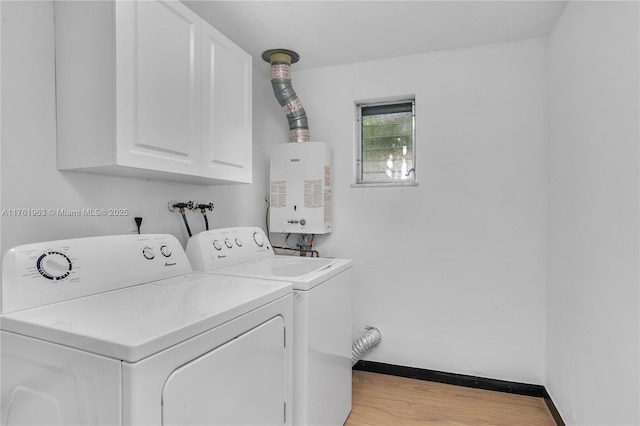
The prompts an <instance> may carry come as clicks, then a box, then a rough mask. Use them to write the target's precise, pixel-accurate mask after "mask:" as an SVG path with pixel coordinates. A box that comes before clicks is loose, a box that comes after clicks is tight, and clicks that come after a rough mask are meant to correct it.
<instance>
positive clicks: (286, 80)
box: [262, 49, 309, 142]
mask: <svg viewBox="0 0 640 426" xmlns="http://www.w3.org/2000/svg"><path fill="white" fill-rule="evenodd" d="M262 59H264V60H265V61H267V62H269V63H270V64H271V87H272V88H273V94H274V95H275V96H276V99H277V100H278V103H279V104H280V106H281V107H282V109H284V112H285V113H286V114H287V120H289V139H290V140H291V142H308V141H309V125H308V123H307V113H306V112H305V110H304V108H303V107H302V102H301V101H300V99H299V98H298V95H296V92H295V90H293V87H292V86H291V64H292V63H293V64H294V63H296V62H298V60H299V59H300V55H298V54H297V53H296V52H294V51H292V50H287V49H271V50H266V51H265V52H263V53H262Z"/></svg>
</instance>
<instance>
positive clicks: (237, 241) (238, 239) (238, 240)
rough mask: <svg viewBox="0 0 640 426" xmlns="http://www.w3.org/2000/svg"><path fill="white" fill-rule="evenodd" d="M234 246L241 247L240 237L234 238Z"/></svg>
mask: <svg viewBox="0 0 640 426" xmlns="http://www.w3.org/2000/svg"><path fill="white" fill-rule="evenodd" d="M236 245H237V246H238V247H242V240H240V237H236Z"/></svg>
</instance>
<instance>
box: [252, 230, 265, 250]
mask: <svg viewBox="0 0 640 426" xmlns="http://www.w3.org/2000/svg"><path fill="white" fill-rule="evenodd" d="M253 241H254V242H255V243H256V244H257V245H258V247H262V246H264V238H262V234H259V233H257V232H254V233H253Z"/></svg>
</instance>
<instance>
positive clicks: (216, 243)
mask: <svg viewBox="0 0 640 426" xmlns="http://www.w3.org/2000/svg"><path fill="white" fill-rule="evenodd" d="M213 248H214V249H216V250H218V251H220V250H222V246H221V245H220V241H218V240H213Z"/></svg>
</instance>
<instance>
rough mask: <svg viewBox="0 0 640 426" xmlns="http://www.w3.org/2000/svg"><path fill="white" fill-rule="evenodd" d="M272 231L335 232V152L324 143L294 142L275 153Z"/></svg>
mask: <svg viewBox="0 0 640 426" xmlns="http://www.w3.org/2000/svg"><path fill="white" fill-rule="evenodd" d="M270 181H271V183H270V210H269V230H270V231H271V232H291V233H299V234H327V233H329V232H331V204H332V202H331V151H330V150H329V145H327V144H326V143H324V142H297V143H296V142H290V143H283V144H278V145H275V146H274V147H273V148H272V150H271V167H270Z"/></svg>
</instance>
